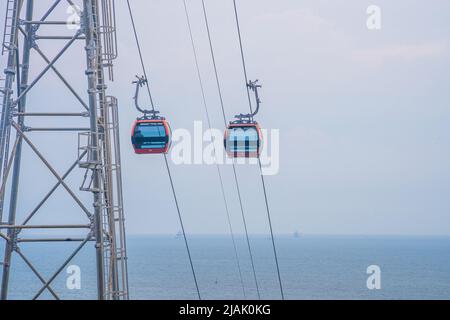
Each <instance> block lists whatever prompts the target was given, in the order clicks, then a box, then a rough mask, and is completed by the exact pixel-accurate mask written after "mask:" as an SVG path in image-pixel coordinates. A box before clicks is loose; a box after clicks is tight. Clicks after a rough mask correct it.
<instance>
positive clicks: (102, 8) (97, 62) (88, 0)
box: [0, 0, 128, 299]
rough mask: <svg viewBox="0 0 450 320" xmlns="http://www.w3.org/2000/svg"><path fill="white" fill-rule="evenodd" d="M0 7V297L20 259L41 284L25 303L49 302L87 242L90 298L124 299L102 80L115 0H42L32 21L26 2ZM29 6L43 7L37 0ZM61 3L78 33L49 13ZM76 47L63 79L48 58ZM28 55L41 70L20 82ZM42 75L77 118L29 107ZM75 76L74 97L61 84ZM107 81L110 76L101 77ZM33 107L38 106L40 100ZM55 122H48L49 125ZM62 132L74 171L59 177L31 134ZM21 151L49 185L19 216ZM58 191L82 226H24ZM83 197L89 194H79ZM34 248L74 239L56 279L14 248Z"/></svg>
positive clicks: (115, 172) (116, 173)
mask: <svg viewBox="0 0 450 320" xmlns="http://www.w3.org/2000/svg"><path fill="white" fill-rule="evenodd" d="M6 2H7V3H6V7H7V8H6V18H5V26H4V38H3V47H2V53H3V57H2V59H3V58H4V59H5V61H6V64H7V66H6V69H5V71H4V73H5V79H3V81H4V83H3V84H2V85H1V86H2V88H1V91H0V103H1V105H0V108H1V110H2V114H1V126H0V188H1V189H0V241H4V243H5V252H4V258H3V262H2V263H1V266H0V267H1V269H2V279H1V298H2V299H7V298H8V288H9V286H10V271H11V269H13V268H14V259H22V260H23V262H25V264H26V265H27V266H28V267H29V270H30V272H32V273H33V274H34V275H35V276H36V281H40V283H41V285H42V287H41V289H40V290H39V291H38V292H37V293H36V295H35V296H34V298H35V299H37V298H39V297H40V296H41V294H42V293H43V292H44V291H46V290H47V291H48V292H49V293H50V294H51V295H52V296H53V297H54V298H57V299H58V298H59V297H58V293H57V292H55V291H54V290H53V289H52V283H53V281H54V280H55V278H56V277H57V276H58V275H60V274H61V273H62V272H63V270H65V268H66V267H67V266H68V265H69V264H70V262H71V261H72V259H73V258H74V257H75V256H76V255H77V254H78V253H79V252H80V250H81V249H82V248H83V247H84V246H86V244H92V247H93V248H95V255H96V259H95V264H96V270H97V288H98V299H127V298H128V279H127V255H126V243H125V227H124V214H123V196H122V177H121V165H120V145H119V128H118V112H117V99H116V98H114V97H112V96H109V95H107V94H106V90H107V86H106V82H107V81H111V80H113V65H112V62H113V60H114V59H115V58H116V56H117V41H116V26H115V7H114V5H115V4H114V0H79V1H77V0H47V1H46V2H48V4H47V8H46V9H47V10H46V12H45V14H44V15H43V16H42V17H41V16H39V17H35V15H36V10H35V7H34V4H35V1H34V0H6ZM36 2H39V5H44V2H43V1H41V0H39V1H36ZM61 6H65V7H64V8H67V7H69V6H71V8H78V9H79V11H78V14H79V17H80V22H81V23H80V24H79V25H78V26H77V27H75V28H72V27H71V28H68V27H67V26H68V24H67V23H68V22H67V18H68V16H67V15H61V16H59V17H58V14H57V10H56V9H61V8H60V7H61ZM50 18H51V19H52V20H50ZM43 26H45V28H46V30H48V29H49V30H54V31H55V34H57V35H52V34H42V33H44V32H41V31H42V29H43V28H44V27H43ZM72 26H73V25H72ZM57 28H59V29H57ZM61 30H62V31H61ZM62 32H64V34H63V33H62ZM80 41H81V42H82V43H83V46H82V48H83V50H82V51H80V52H79V53H77V55H76V56H77V57H78V58H79V61H73V64H74V65H76V66H80V68H79V71H78V72H76V73H75V74H71V75H70V78H65V77H64V76H63V75H62V73H61V72H60V71H59V70H58V67H57V62H58V61H59V60H60V59H61V57H63V56H64V55H66V54H67V52H69V51H70V50H71V49H72V50H74V48H73V47H75V45H74V44H75V43H78V42H80ZM49 43H55V45H56V43H57V44H59V46H61V43H62V49H60V50H59V51H57V52H56V53H54V57H53V58H49V57H48V56H47V54H49V52H50V50H51V49H52V48H53V47H54V46H50V45H48V44H49ZM79 48H81V46H79ZM78 50H79V49H78ZM47 51H49V52H47ZM53 51H55V50H54V49H53ZM32 55H36V56H37V57H39V58H42V61H44V63H45V67H44V69H43V70H42V71H40V70H34V71H38V72H39V73H38V75H37V76H36V77H35V78H34V79H29V78H31V76H30V73H29V71H30V70H33V65H31V64H32V62H31V61H32V59H30V57H31V56H32ZM35 69H36V68H35ZM50 73H53V75H56V76H57V78H58V79H59V80H61V81H62V84H63V85H64V86H65V87H66V88H67V89H68V91H67V92H69V94H72V95H73V97H74V98H75V99H76V100H77V103H78V105H79V106H80V112H75V113H74V112H65V111H64V103H62V104H61V108H60V109H58V110H57V111H52V110H48V111H45V112H36V111H33V104H32V103H34V104H36V102H33V99H32V97H28V95H29V93H30V92H32V90H33V89H34V90H36V89H35V87H36V85H37V84H38V83H39V82H41V81H42V80H43V79H45V78H47V77H48V76H49V74H50ZM77 77H78V78H81V79H83V78H82V77H84V78H85V81H86V82H85V83H87V86H86V87H85V88H86V90H85V91H83V92H81V93H80V92H77V90H75V89H74V87H73V86H72V85H71V84H70V81H72V80H73V79H74V78H77ZM107 77H108V78H109V79H106V78H107ZM59 80H58V81H59ZM46 95H48V98H49V99H51V95H52V92H51V91H49V92H46ZM27 98H28V99H27ZM30 102H31V103H30ZM38 103H40V104H41V105H42V101H38ZM30 118H33V119H37V118H38V119H39V120H41V119H42V121H45V123H52V121H53V123H54V122H55V119H65V120H64V121H68V120H69V119H77V121H79V122H82V123H84V124H85V125H84V127H64V128H62V127H61V126H59V127H58V126H49V127H47V128H37V127H32V126H31V127H30V126H28V120H29V119H30ZM58 121H59V120H56V123H58ZM60 123H61V122H60ZM64 123H66V122H64ZM66 134H70V135H72V136H73V139H72V140H73V141H78V145H73V153H74V158H75V159H74V162H73V165H72V166H70V167H69V168H68V169H67V171H65V172H63V173H59V172H58V170H57V168H56V167H55V166H54V165H53V161H56V160H55V159H51V158H48V157H46V156H45V154H44V152H42V151H41V150H40V148H39V147H38V146H37V144H36V143H34V142H33V139H34V138H35V137H36V136H37V135H48V137H45V139H47V140H48V141H52V142H51V143H54V142H56V141H58V139H63V136H64V135H66ZM50 135H51V136H50ZM24 147H26V148H27V149H28V151H29V152H28V153H23V152H22V149H23V148H24ZM28 154H33V156H34V159H37V160H34V159H33V161H38V162H40V163H41V164H43V165H44V166H45V168H46V169H47V171H48V173H49V175H50V177H52V178H54V179H55V178H56V183H55V184H54V186H53V187H52V188H51V189H50V190H49V191H48V193H47V194H46V195H45V197H44V198H43V199H42V201H40V202H39V203H38V205H37V206H36V207H35V209H34V210H32V211H31V212H21V211H23V210H18V201H24V199H27V197H29V194H25V193H24V192H21V188H19V182H22V180H25V178H27V177H25V176H24V174H22V175H21V164H22V162H23V160H27V161H28V160H29V159H28V157H29V155H28ZM76 155H78V157H76ZM68 156H69V155H67V157H68ZM30 161H31V160H30ZM69 175H70V177H71V179H73V180H76V181H79V185H78V186H79V189H80V190H74V188H73V187H71V186H70V185H69V183H68V182H67V177H68V176H69ZM28 178H29V177H28ZM77 179H78V180H77ZM22 183H23V182H22ZM33 183H34V184H35V187H36V190H39V181H34V182H33ZM59 189H62V190H64V191H65V192H66V194H68V195H69V196H70V197H71V198H72V200H73V202H72V203H73V204H72V203H68V204H67V205H68V206H71V207H74V206H76V208H77V210H78V209H79V213H80V215H82V217H80V219H81V218H82V219H84V220H85V221H86V223H85V224H70V223H68V224H59V225H53V224H49V225H33V224H32V221H33V218H34V216H36V215H45V214H46V206H45V204H46V202H47V201H48V199H50V198H51V197H53V198H54V197H57V196H58V195H57V194H56V191H57V190H59ZM86 193H87V195H89V194H91V195H92V196H86ZM80 194H82V195H83V196H80ZM86 199H89V200H86ZM27 230H28V231H29V230H33V231H34V230H57V232H59V234H60V235H67V236H62V237H53V238H50V236H41V237H40V238H36V237H34V238H32V239H30V238H27V237H26V236H25V235H24V234H23V233H24V232H25V231H27ZM75 230H76V231H77V232H80V231H79V230H82V232H83V233H82V234H83V235H82V236H80V237H79V238H75V237H69V235H70V232H74V231H75ZM83 230H85V231H83ZM80 233H81V232H80ZM44 234H45V233H44ZM47 234H48V232H47ZM43 242H45V243H48V242H50V243H52V242H62V243H65V242H71V243H74V242H78V243H79V245H77V248H76V250H75V251H73V253H72V254H71V255H70V256H69V257H67V259H66V261H65V262H64V263H63V264H62V265H60V266H57V267H56V268H55V273H54V274H53V276H51V277H50V278H48V279H44V277H43V276H42V275H41V273H40V271H39V270H38V268H37V267H36V266H35V265H34V264H33V263H32V261H31V260H30V259H29V258H28V257H27V256H26V255H25V254H24V252H23V251H22V250H21V246H22V244H23V243H27V245H33V244H34V243H43ZM51 254H52V252H46V255H51Z"/></svg>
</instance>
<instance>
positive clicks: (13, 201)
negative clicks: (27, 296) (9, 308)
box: [1, 0, 37, 300]
mask: <svg viewBox="0 0 450 320" xmlns="http://www.w3.org/2000/svg"><path fill="white" fill-rule="evenodd" d="M33 9H34V0H27V6H26V19H27V20H32V19H33ZM25 32H26V34H27V35H31V33H32V28H31V26H29V25H28V26H26V28H25ZM31 46H32V41H31V36H28V37H27V38H26V39H25V40H24V45H23V56H22V63H21V65H19V63H18V62H17V67H18V68H19V67H21V69H22V70H21V73H20V81H17V83H18V84H20V86H19V90H20V92H18V95H19V98H18V99H17V105H18V109H19V112H24V111H25V106H26V97H27V96H26V91H27V90H26V89H24V88H26V87H27V86H28V75H29V73H28V71H29V65H30V51H31ZM16 59H17V61H18V60H19V56H18V55H17V56H16ZM17 76H19V73H18V74H17ZM36 82H37V81H36ZM22 90H23V91H22ZM24 91H25V94H22V93H24ZM23 121H24V119H23V118H22V117H19V119H18V123H19V126H23ZM21 159H22V138H21V137H18V143H17V150H16V155H15V157H14V167H13V174H12V181H11V195H10V206H9V214H8V224H10V225H12V224H15V222H16V210H17V201H18V190H19V180H20V169H21V168H20V167H21ZM7 236H8V238H9V239H10V240H9V241H7V243H6V246H5V256H4V265H3V275H2V291H1V299H2V300H5V299H6V298H7V296H8V286H9V273H10V266H11V259H12V253H13V250H14V248H15V239H16V233H15V230H14V229H10V230H8V234H7Z"/></svg>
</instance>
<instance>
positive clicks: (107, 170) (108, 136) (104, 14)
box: [80, 0, 128, 300]
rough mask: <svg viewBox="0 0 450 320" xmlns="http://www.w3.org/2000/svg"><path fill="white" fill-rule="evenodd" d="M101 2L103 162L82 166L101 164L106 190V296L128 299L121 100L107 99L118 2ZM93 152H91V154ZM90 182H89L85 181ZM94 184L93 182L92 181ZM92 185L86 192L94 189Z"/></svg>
mask: <svg viewBox="0 0 450 320" xmlns="http://www.w3.org/2000/svg"><path fill="white" fill-rule="evenodd" d="M97 4H98V2H96V1H94V2H93V3H92V13H93V20H94V21H95V23H94V24H95V25H96V30H95V33H96V38H97V50H96V58H95V60H96V63H97V67H96V69H97V70H96V76H97V88H96V90H97V94H98V98H99V101H98V106H97V110H96V112H97V115H98V128H99V132H98V134H97V139H98V144H97V145H98V150H91V151H92V152H98V153H99V157H100V158H102V159H103V161H99V162H98V163H92V162H90V161H89V160H87V162H85V163H84V164H82V166H83V165H84V166H85V168H86V169H87V171H89V169H92V168H93V167H97V168H98V166H99V165H100V166H102V167H101V171H102V175H101V176H102V183H101V186H102V190H95V192H99V193H101V194H102V197H101V199H102V201H101V204H100V206H101V211H102V229H103V235H104V236H103V239H102V246H103V262H104V265H105V267H106V270H105V274H104V283H105V284H106V288H105V295H106V297H105V298H107V299H114V300H116V299H127V298H128V279H127V255H126V239H125V225H124V223H125V222H124V220H125V219H124V214H123V195H122V189H121V186H122V176H121V171H120V167H121V165H120V145H119V133H118V130H119V126H118V112H117V99H116V98H115V97H112V96H105V90H106V86H105V79H104V68H107V69H108V71H109V78H110V80H113V73H112V67H113V64H112V62H113V60H114V59H115V58H116V57H117V41H116V27H115V18H114V17H115V6H114V0H105V1H102V2H101V6H99V7H97ZM83 134H84V135H87V138H88V140H89V139H92V136H91V135H90V132H87V133H82V134H81V135H83ZM89 145H91V144H90V143H89V142H88V143H87V144H85V146H84V147H81V149H80V151H89V147H88V146H89ZM88 153H89V152H88ZM85 180H86V179H85ZM91 182H92V181H91ZM90 185H91V183H89V185H88V187H87V188H86V189H85V190H86V191H93V190H89V189H90Z"/></svg>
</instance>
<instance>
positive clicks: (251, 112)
mask: <svg viewBox="0 0 450 320" xmlns="http://www.w3.org/2000/svg"><path fill="white" fill-rule="evenodd" d="M233 6H234V13H235V18H236V28H237V34H238V38H239V48H240V51H241V59H242V68H243V72H244V78H245V83H246V88H247V96H248V104H249V108H250V114H253V115H254V112H253V107H252V101H251V99H250V90H253V91H254V92H255V95H256V103H257V109H256V112H258V110H259V105H260V103H261V101H260V99H259V96H258V87H255V86H254V85H252V84H254V83H252V82H251V81H249V80H248V76H247V68H246V63H245V55H244V46H243V44H242V36H241V27H240V23H239V14H238V9H237V5H236V0H233ZM251 118H252V121H253V116H252V117H251ZM258 165H259V171H260V175H261V183H262V187H263V191H264V201H265V205H266V212H267V219H268V222H269V228H270V236H271V240H272V248H273V253H274V258H275V264H276V268H277V275H278V283H279V286H280V293H281V298H282V299H283V300H284V291H283V283H282V281H281V273H280V266H279V262H278V254H277V249H276V245H275V237H274V234H273V227H272V219H271V214H270V208H269V201H268V199H267V190H266V183H265V179H264V175H263V172H262V165H261V159H260V158H259V157H258Z"/></svg>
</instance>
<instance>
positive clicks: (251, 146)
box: [224, 80, 263, 158]
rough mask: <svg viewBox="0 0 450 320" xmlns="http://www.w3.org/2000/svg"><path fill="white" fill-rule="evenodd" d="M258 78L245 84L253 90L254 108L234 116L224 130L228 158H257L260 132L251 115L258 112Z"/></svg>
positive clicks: (259, 102) (260, 142)
mask: <svg viewBox="0 0 450 320" xmlns="http://www.w3.org/2000/svg"><path fill="white" fill-rule="evenodd" d="M257 82H258V80H256V81H254V82H252V81H249V83H248V84H247V86H248V88H249V89H251V90H252V91H254V92H255V96H256V110H255V111H254V112H252V113H250V114H240V115H237V116H235V118H236V120H234V121H231V122H230V124H229V125H228V127H227V129H226V130H225V137H224V146H225V150H226V152H227V155H228V156H229V157H230V158H259V156H260V154H261V148H262V140H263V136H262V132H261V127H260V126H259V124H258V122H256V121H254V119H253V117H254V116H255V115H256V114H257V113H258V111H259V107H260V104H261V100H260V99H259V96H258V88H261V86H260V85H258V84H257Z"/></svg>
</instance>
